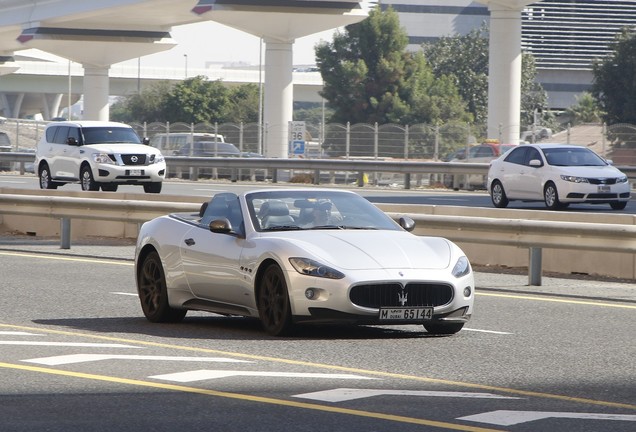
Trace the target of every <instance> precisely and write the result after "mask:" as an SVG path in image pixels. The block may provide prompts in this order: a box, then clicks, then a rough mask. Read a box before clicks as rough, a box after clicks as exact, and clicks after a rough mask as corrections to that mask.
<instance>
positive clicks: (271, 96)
mask: <svg viewBox="0 0 636 432" xmlns="http://www.w3.org/2000/svg"><path fill="white" fill-rule="evenodd" d="M292 47H293V41H290V42H279V41H271V40H270V41H268V40H265V97H264V104H263V105H264V106H263V108H264V109H263V116H264V122H265V125H266V126H267V128H268V129H267V134H266V135H265V137H266V141H265V148H264V151H265V152H264V154H265V156H266V157H274V158H287V157H288V153H289V152H288V139H289V137H288V134H289V122H290V121H291V120H293V108H294V90H293V83H292V79H293V77H292V68H293V51H292Z"/></svg>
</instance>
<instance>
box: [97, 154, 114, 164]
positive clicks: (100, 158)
mask: <svg viewBox="0 0 636 432" xmlns="http://www.w3.org/2000/svg"><path fill="white" fill-rule="evenodd" d="M93 160H94V161H95V163H102V164H114V163H115V161H114V160H112V159H111V158H110V156H109V155H108V154H107V153H95V154H94V155H93Z"/></svg>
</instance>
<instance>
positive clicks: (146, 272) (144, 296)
mask: <svg viewBox="0 0 636 432" xmlns="http://www.w3.org/2000/svg"><path fill="white" fill-rule="evenodd" d="M137 292H138V294H139V301H140V302H141V310H142V311H143V312H144V315H145V316H146V318H147V319H148V321H151V322H156V323H164V322H179V321H181V320H182V319H183V317H185V315H186V312H187V311H186V310H185V309H174V308H172V307H170V305H169V304H168V289H167V287H166V277H165V275H164V272H163V267H162V265H161V259H159V254H157V252H151V253H150V254H148V256H147V257H146V258H145V259H144V261H143V263H142V264H141V265H140V268H139V271H138V272H137Z"/></svg>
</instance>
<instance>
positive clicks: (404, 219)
mask: <svg viewBox="0 0 636 432" xmlns="http://www.w3.org/2000/svg"><path fill="white" fill-rule="evenodd" d="M399 224H400V226H401V227H402V228H403V229H404V230H405V231H408V232H411V231H413V230H414V229H415V221H414V220H413V219H411V218H410V217H408V216H401V217H400V220H399Z"/></svg>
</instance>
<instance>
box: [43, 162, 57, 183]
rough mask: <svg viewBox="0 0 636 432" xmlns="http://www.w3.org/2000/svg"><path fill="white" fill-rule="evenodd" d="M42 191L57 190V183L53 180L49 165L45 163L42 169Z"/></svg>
mask: <svg viewBox="0 0 636 432" xmlns="http://www.w3.org/2000/svg"><path fill="white" fill-rule="evenodd" d="M39 177H40V189H57V183H55V182H54V181H52V180H51V171H50V169H49V165H48V164H46V163H43V164H42V166H41V167H40V173H39Z"/></svg>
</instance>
